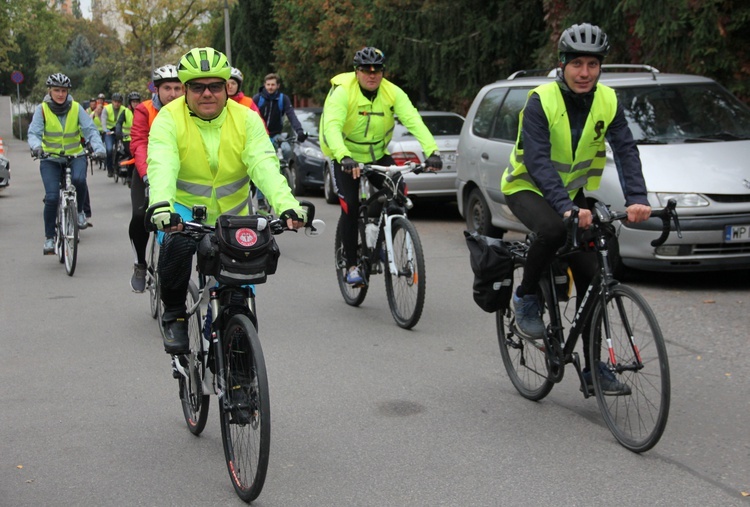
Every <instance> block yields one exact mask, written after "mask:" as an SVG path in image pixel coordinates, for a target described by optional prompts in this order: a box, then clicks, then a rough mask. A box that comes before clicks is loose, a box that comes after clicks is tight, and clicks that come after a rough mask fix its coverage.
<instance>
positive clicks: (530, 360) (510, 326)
mask: <svg viewBox="0 0 750 507" xmlns="http://www.w3.org/2000/svg"><path fill="white" fill-rule="evenodd" d="M522 278H523V264H522V263H521V262H517V263H516V265H515V266H514V267H513V284H512V285H511V287H512V288H513V289H515V287H518V286H519V285H521V279H522ZM515 322H516V315H515V311H514V310H513V304H512V302H511V303H510V304H509V305H508V308H507V309H505V310H498V311H497V312H495V323H496V325H497V341H498V343H499V345H500V356H501V357H502V358H503V364H504V365H505V371H506V372H508V377H509V378H510V381H511V383H512V384H513V386H514V387H515V388H516V390H517V391H518V392H519V394H520V395H521V396H523V397H524V398H526V399H529V400H532V401H539V400H541V399H542V398H544V397H545V396H547V395H548V394H549V392H550V391H551V390H552V386H553V383H552V382H551V381H550V380H548V379H549V361H548V360H547V356H546V353H545V352H544V347H543V344H542V340H537V341H536V342H534V341H530V340H526V339H524V338H522V337H521V336H519V335H518V334H517V332H516V324H515Z"/></svg>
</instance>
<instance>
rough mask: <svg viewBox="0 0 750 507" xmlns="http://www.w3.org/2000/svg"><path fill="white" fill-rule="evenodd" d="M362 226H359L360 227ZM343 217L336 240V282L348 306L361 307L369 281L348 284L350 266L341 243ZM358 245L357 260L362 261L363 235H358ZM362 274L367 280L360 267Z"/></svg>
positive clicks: (337, 230)
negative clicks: (360, 283)
mask: <svg viewBox="0 0 750 507" xmlns="http://www.w3.org/2000/svg"><path fill="white" fill-rule="evenodd" d="M359 225H361V224H358V226H359ZM341 227H342V225H341V217H340V218H339V223H338V225H337V226H336V238H335V240H334V261H335V263H336V280H337V281H338V283H339V290H340V291H341V295H342V296H344V301H346V304H348V305H351V306H359V305H361V304H362V302H363V301H364V300H365V296H367V281H366V280H365V284H363V285H357V286H354V285H352V284H350V283H347V282H346V273H347V271H348V266H347V265H346V257H345V256H344V245H343V244H342V242H341ZM358 238H359V239H358V243H357V259H361V258H362V257H363V255H362V235H361V234H358ZM360 270H361V271H360V273H361V274H362V276H364V277H365V278H367V276H368V275H367V273H365V272H364V269H362V267H361V266H360Z"/></svg>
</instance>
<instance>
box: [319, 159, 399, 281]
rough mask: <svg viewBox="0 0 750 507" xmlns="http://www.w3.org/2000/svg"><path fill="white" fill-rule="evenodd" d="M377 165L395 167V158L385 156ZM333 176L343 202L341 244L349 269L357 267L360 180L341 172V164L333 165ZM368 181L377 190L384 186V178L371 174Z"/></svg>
mask: <svg viewBox="0 0 750 507" xmlns="http://www.w3.org/2000/svg"><path fill="white" fill-rule="evenodd" d="M375 164H376V165H393V164H394V162H393V158H392V157H391V156H390V155H384V156H383V157H381V158H380V159H379V160H378V161H377V162H375ZM333 175H334V177H335V178H336V189H337V190H338V195H339V202H341V222H340V223H341V244H342V246H343V247H344V255H345V257H346V265H347V267H351V266H356V265H357V217H358V216H359V205H360V203H359V180H358V179H356V180H355V179H354V178H352V175H351V174H347V173H345V172H344V171H342V170H341V164H339V163H338V162H335V161H334V163H333ZM367 179H368V180H369V181H370V183H372V185H373V186H374V187H375V188H380V186H381V185H382V184H383V179H384V176H383V175H381V174H377V173H370V174H368V175H367Z"/></svg>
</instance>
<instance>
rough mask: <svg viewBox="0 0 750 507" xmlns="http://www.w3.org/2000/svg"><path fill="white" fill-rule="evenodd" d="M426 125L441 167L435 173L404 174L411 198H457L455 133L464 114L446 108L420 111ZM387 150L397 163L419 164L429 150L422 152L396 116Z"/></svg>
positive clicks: (456, 135) (456, 134)
mask: <svg viewBox="0 0 750 507" xmlns="http://www.w3.org/2000/svg"><path fill="white" fill-rule="evenodd" d="M419 114H420V116H421V117H422V120H423V121H424V123H425V125H426V126H427V128H428V129H429V131H430V133H432V135H433V137H434V138H435V142H436V143H437V145H438V150H439V151H440V157H441V158H442V159H443V168H442V170H440V171H438V172H435V173H421V174H413V173H409V174H406V175H404V180H405V181H406V187H407V189H408V191H409V196H410V197H418V198H422V199H426V198H429V199H436V200H445V201H455V200H456V148H457V147H458V136H459V134H461V128H462V127H463V124H464V118H463V116H461V115H459V114H456V113H450V112H445V111H420V112H419ZM388 151H389V152H390V154H391V156H392V157H393V159H394V160H395V161H396V163H397V164H399V165H403V164H406V163H408V162H416V163H418V164H421V163H422V162H424V160H425V158H426V157H428V156H430V155H431V153H427V154H425V153H423V152H422V146H420V144H419V141H417V139H416V138H415V137H414V136H413V135H411V134H410V133H409V131H408V130H406V127H404V126H403V125H402V124H401V123H399V122H398V118H396V126H395V127H394V128H393V139H391V142H390V143H389V144H388Z"/></svg>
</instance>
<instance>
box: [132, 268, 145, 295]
mask: <svg viewBox="0 0 750 507" xmlns="http://www.w3.org/2000/svg"><path fill="white" fill-rule="evenodd" d="M130 287H131V288H132V289H133V292H143V291H144V290H146V265H145V264H135V265H133V276H132V277H130Z"/></svg>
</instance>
